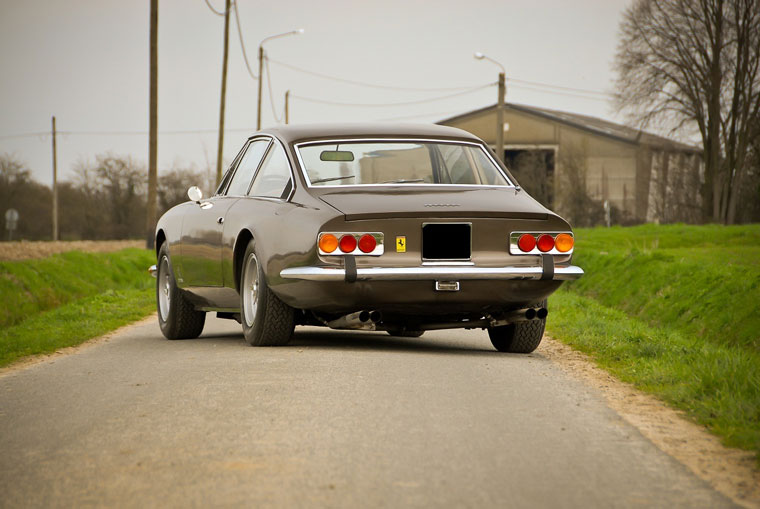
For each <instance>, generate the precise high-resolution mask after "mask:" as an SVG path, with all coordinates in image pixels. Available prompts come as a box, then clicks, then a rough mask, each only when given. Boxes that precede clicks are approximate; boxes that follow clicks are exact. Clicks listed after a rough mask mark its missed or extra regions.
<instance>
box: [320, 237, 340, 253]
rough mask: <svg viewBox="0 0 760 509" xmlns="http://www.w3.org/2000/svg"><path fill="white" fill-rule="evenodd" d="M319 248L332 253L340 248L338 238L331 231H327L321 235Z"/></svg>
mask: <svg viewBox="0 0 760 509" xmlns="http://www.w3.org/2000/svg"><path fill="white" fill-rule="evenodd" d="M319 249H321V250H322V251H324V252H325V253H332V252H333V251H335V250H336V249H338V238H337V237H336V236H335V235H333V234H331V233H325V234H324V235H322V236H321V237H319Z"/></svg>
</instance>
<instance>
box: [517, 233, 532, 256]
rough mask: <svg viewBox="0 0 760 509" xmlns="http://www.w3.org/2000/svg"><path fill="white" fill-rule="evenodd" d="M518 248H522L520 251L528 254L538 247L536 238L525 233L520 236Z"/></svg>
mask: <svg viewBox="0 0 760 509" xmlns="http://www.w3.org/2000/svg"><path fill="white" fill-rule="evenodd" d="M517 246H518V247H519V248H520V251H524V252H526V253H528V252H530V251H533V248H534V247H536V237H534V236H533V235H529V234H527V233H523V234H522V235H520V240H518V241H517Z"/></svg>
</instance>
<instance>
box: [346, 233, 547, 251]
mask: <svg viewBox="0 0 760 509" xmlns="http://www.w3.org/2000/svg"><path fill="white" fill-rule="evenodd" d="M341 241H342V239H341ZM552 248H554V237H552V236H551V235H546V234H543V235H541V236H540V237H539V238H538V250H539V251H541V252H542V253H547V252H549V251H551V250H552Z"/></svg>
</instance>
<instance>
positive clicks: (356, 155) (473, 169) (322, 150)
mask: <svg viewBox="0 0 760 509" xmlns="http://www.w3.org/2000/svg"><path fill="white" fill-rule="evenodd" d="M297 148H298V152H299V155H300V156H301V161H302V162H303V165H304V168H305V170H306V173H307V176H308V178H309V182H310V184H311V185H312V186H361V185H382V184H385V185H394V184H411V185H414V184H416V185H425V184H443V185H475V186H507V185H511V184H510V182H509V181H508V180H507V178H506V177H505V176H504V174H503V173H502V172H501V170H499V168H498V167H497V166H496V165H495V164H494V162H493V161H492V160H491V158H490V157H489V156H488V155H487V154H486V152H485V151H484V150H483V148H482V147H480V146H478V145H469V144H464V143H440V142H426V141H425V142H423V141H392V142H387V141H350V142H340V143H338V142H329V143H327V142H326V143H308V144H301V145H298V147H297Z"/></svg>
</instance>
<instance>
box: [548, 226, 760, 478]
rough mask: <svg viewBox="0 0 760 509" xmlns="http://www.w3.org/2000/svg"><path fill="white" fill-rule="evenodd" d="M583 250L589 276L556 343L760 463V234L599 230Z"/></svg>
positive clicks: (758, 229)
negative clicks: (578, 352) (584, 356)
mask: <svg viewBox="0 0 760 509" xmlns="http://www.w3.org/2000/svg"><path fill="white" fill-rule="evenodd" d="M576 241H577V247H576V249H577V251H576V256H575V259H574V263H577V264H578V265H580V266H581V267H583V269H584V270H585V271H586V275H585V276H584V277H583V278H581V279H580V280H579V281H576V282H572V283H570V284H567V285H565V286H564V287H563V288H562V289H560V291H558V292H557V293H556V294H555V295H553V296H552V298H551V301H550V304H551V311H552V313H551V317H550V320H549V321H548V322H547V327H548V330H549V332H550V334H552V336H553V337H555V338H557V339H559V340H561V341H563V342H565V343H567V344H569V345H571V346H573V347H574V348H576V349H578V350H581V351H583V352H585V353H587V354H589V355H590V356H591V357H593V358H594V359H595V360H596V361H597V362H598V363H599V365H600V366H601V367H603V368H605V369H607V370H608V371H610V372H611V373H612V374H614V375H615V376H617V377H618V378H620V379H621V380H623V381H626V382H629V383H631V384H633V385H634V386H636V387H637V388H639V389H642V390H644V391H646V392H649V393H651V394H654V395H655V396H657V397H659V398H661V399H662V400H663V401H665V402H667V403H669V404H671V405H672V406H674V407H676V408H679V409H681V410H684V411H685V412H686V413H687V414H688V415H689V416H691V417H692V418H693V419H694V420H696V421H697V422H699V423H701V424H703V425H705V426H706V427H707V428H708V429H710V430H711V431H712V432H713V433H715V434H716V435H718V436H720V437H722V438H723V440H724V443H725V444H726V445H729V446H734V447H740V448H743V449H747V450H751V451H754V452H755V453H756V454H757V455H758V464H759V465H760V339H759V338H760V333H758V330H760V313H759V312H758V311H759V308H760V305H759V304H758V302H760V264H758V260H760V226H758V225H748V226H737V227H719V226H714V225H708V226H685V225H668V226H657V225H644V226H638V227H633V228H610V229H606V228H605V229H587V230H578V232H577V233H576Z"/></svg>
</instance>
